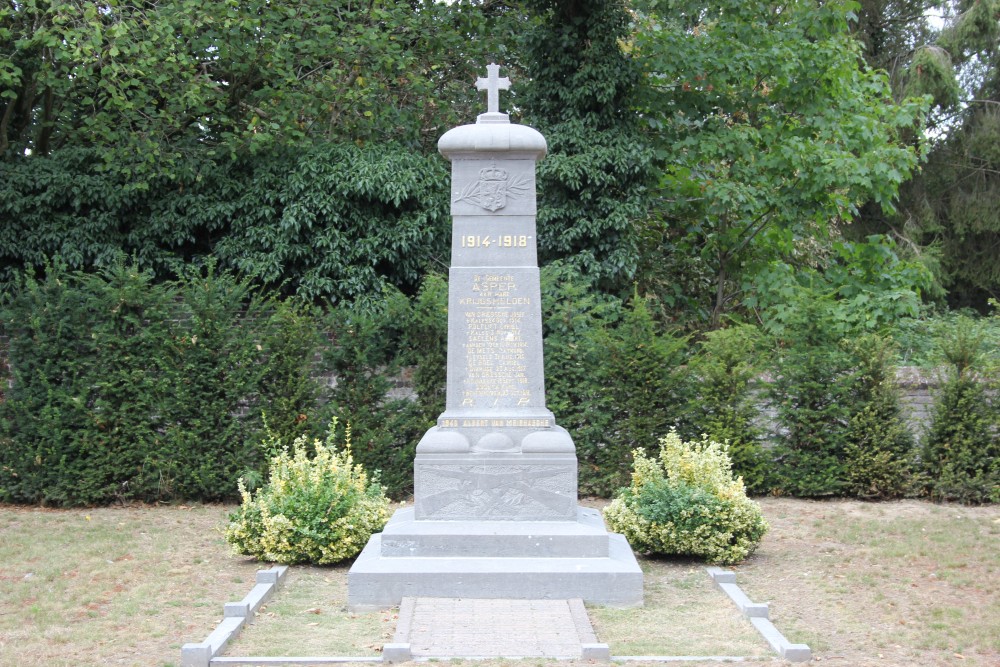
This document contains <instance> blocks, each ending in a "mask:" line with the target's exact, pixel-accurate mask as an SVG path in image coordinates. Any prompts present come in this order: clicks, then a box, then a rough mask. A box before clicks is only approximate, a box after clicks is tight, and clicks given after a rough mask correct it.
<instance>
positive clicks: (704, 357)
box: [686, 325, 770, 493]
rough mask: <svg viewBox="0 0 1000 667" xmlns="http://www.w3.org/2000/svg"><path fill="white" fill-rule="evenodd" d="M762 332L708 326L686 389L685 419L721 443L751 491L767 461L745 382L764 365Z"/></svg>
mask: <svg viewBox="0 0 1000 667" xmlns="http://www.w3.org/2000/svg"><path fill="white" fill-rule="evenodd" d="M763 347H764V345H763V337H762V336H761V333H760V331H759V330H758V329H757V327H754V326H751V325H741V326H736V327H732V328H729V329H719V330H716V331H709V332H708V333H706V334H705V339H704V340H703V341H701V343H700V344H699V348H698V353H697V354H696V355H694V357H692V359H691V361H690V368H691V377H690V380H691V382H692V391H691V392H690V394H691V395H690V398H689V399H688V407H687V410H686V421H687V422H688V424H689V428H690V430H691V431H693V433H692V435H693V434H704V435H705V437H707V438H708V439H709V440H714V441H716V442H722V443H725V444H726V445H727V446H728V453H729V458H730V459H731V460H732V462H733V471H734V472H735V474H737V475H739V476H740V477H742V478H743V483H744V484H746V486H747V490H749V491H750V492H751V493H763V492H766V491H767V490H768V489H769V488H770V486H769V481H768V480H769V476H770V474H769V470H770V461H769V459H768V457H767V455H766V454H765V453H764V452H763V451H762V449H761V442H762V441H763V438H764V433H763V429H762V428H761V427H760V426H759V425H758V408H757V402H756V396H755V394H754V393H753V391H752V390H751V382H753V380H754V379H755V378H756V377H757V376H758V375H759V374H760V371H761V369H762V367H763V365H764V363H763V357H764V351H763Z"/></svg>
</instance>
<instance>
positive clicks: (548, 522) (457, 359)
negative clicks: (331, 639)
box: [348, 65, 642, 610]
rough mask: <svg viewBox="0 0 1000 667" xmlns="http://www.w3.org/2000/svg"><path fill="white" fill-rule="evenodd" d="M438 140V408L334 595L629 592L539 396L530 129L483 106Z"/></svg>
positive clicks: (383, 601) (638, 574) (360, 598)
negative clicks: (401, 485)
mask: <svg viewBox="0 0 1000 667" xmlns="http://www.w3.org/2000/svg"><path fill="white" fill-rule="evenodd" d="M498 70H499V68H498V67H497V66H496V65H490V66H489V67H488V68H487V71H488V76H487V77H486V78H483V79H480V80H479V81H478V82H477V85H478V87H480V88H481V89H485V90H486V91H487V92H488V107H487V112H486V113H484V114H481V115H480V116H479V117H478V120H477V122H476V124H475V125H463V126H461V127H457V128H455V129H453V130H451V131H449V132H448V133H447V134H445V135H444V136H443V137H441V140H440V141H439V142H438V149H439V150H440V151H441V153H442V154H443V155H444V156H445V157H446V158H448V159H449V160H450V161H451V164H452V187H451V212H452V218H453V234H452V245H451V248H452V249H451V267H450V272H449V284H448V368H447V376H448V381H447V397H446V400H445V411H444V413H442V414H441V416H440V417H439V418H438V421H437V425H436V426H434V427H432V428H431V429H430V430H428V431H427V433H426V434H425V435H424V437H423V438H422V439H421V440H420V442H419V443H418V445H417V453H416V457H415V459H414V484H413V486H414V504H413V507H404V508H402V509H400V510H398V511H397V512H396V513H395V514H394V515H393V517H392V519H391V520H390V521H389V523H388V524H387V525H386V526H385V528H384V529H383V531H382V532H381V533H379V534H377V535H373V536H372V538H371V540H370V541H369V542H368V545H367V546H366V547H365V549H364V551H363V552H362V553H361V555H360V556H359V557H358V559H357V560H356V561H355V563H354V565H353V566H352V567H351V571H350V573H349V574H348V598H349V599H348V604H349V606H350V607H351V608H352V609H359V610H360V609H369V608H373V607H384V606H388V605H394V604H399V602H400V600H401V599H402V598H403V597H407V596H424V597H462V598H521V599H526V598H527V599H531V598H539V599H562V598H566V599H568V598H576V597H579V598H582V599H583V600H584V601H586V602H590V603H595V604H606V605H616V606H634V605H641V604H642V570H641V569H640V568H639V565H638V563H637V562H636V560H635V556H634V555H633V554H632V550H631V548H630V547H629V545H628V542H627V541H626V540H625V538H624V537H622V536H621V535H617V534H614V533H608V532H607V529H606V528H605V527H604V522H603V520H602V518H601V515H600V512H598V511H597V510H593V509H589V508H584V507H578V506H577V470H576V468H577V461H576V449H575V447H574V446H573V440H572V438H571V437H570V435H569V434H568V433H567V432H566V430H565V429H563V428H561V427H560V426H558V425H557V424H556V423H555V419H554V417H553V415H552V413H551V412H550V411H549V410H548V408H546V406H545V373H544V364H543V356H542V311H541V294H540V288H539V278H538V260H537V253H536V247H537V245H536V238H535V213H536V206H535V163H536V162H537V161H538V160H539V159H541V158H542V157H543V156H544V155H545V151H546V145H545V139H544V138H543V137H542V135H541V134H539V133H538V132H537V131H536V130H534V129H532V128H530V127H526V126H523V125H515V124H512V123H510V121H509V119H508V118H507V115H506V114H502V113H500V112H499V110H498V98H499V91H500V90H501V89H505V88H506V87H507V86H509V81H508V80H507V79H506V78H501V77H500V76H499V71H498Z"/></svg>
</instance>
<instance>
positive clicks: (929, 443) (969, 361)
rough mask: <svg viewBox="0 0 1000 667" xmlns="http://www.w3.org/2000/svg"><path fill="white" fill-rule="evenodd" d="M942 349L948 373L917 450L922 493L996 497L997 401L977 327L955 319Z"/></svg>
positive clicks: (976, 499)
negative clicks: (924, 490) (987, 375)
mask: <svg viewBox="0 0 1000 667" xmlns="http://www.w3.org/2000/svg"><path fill="white" fill-rule="evenodd" d="M942 352H943V353H944V356H945V359H946V361H947V362H948V366H949V368H948V375H947V376H946V378H945V379H944V382H943V383H942V384H941V386H940V389H939V392H938V395H937V397H936V401H935V405H934V415H933V420H932V422H931V428H930V432H929V433H928V434H927V439H926V441H925V442H924V446H923V453H922V464H923V472H924V474H925V476H926V484H927V491H928V493H929V495H930V497H931V498H932V499H934V500H955V501H959V502H963V503H983V502H989V501H991V500H996V499H997V498H998V497H1000V435H998V433H997V427H998V425H1000V417H998V412H1000V410H998V407H997V405H996V403H997V402H998V400H1000V399H998V398H997V396H996V394H995V392H990V391H989V389H990V384H989V383H988V382H987V381H986V378H984V374H983V371H984V370H985V368H986V365H985V363H984V359H983V334H982V330H981V329H980V328H979V327H978V326H977V325H976V324H975V323H974V322H972V321H971V320H969V319H966V318H961V319H959V320H958V321H957V322H956V324H955V327H954V328H953V329H952V331H951V332H950V335H948V336H947V337H945V339H944V340H943V341H942ZM993 384H994V385H995V384H996V380H995V378H994V382H993ZM993 389H994V390H995V389H996V387H993Z"/></svg>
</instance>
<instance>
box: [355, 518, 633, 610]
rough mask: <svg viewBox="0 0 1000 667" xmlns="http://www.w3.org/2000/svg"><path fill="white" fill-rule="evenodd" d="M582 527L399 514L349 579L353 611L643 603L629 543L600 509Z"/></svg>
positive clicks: (565, 523)
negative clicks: (429, 603)
mask: <svg viewBox="0 0 1000 667" xmlns="http://www.w3.org/2000/svg"><path fill="white" fill-rule="evenodd" d="M577 517H578V518H577V520H576V521H482V520H479V521H426V520H416V519H414V514H413V510H412V509H411V508H406V509H403V510H399V511H398V512H396V514H395V515H394V516H393V518H392V519H391V520H390V521H389V524H388V525H387V526H386V528H385V531H384V532H382V533H380V534H378V535H374V536H372V538H371V540H370V541H369V542H368V545H367V546H366V547H365V549H364V551H363V552H362V553H361V555H360V556H358V559H357V560H356V561H355V563H354V566H353V567H352V568H351V570H350V573H349V574H348V606H349V607H350V608H351V609H352V610H358V611H363V610H371V609H378V608H384V607H390V606H393V605H398V604H400V602H401V601H402V599H403V598H404V597H450V598H477V599H525V600H531V599H534V600H538V599H569V598H582V599H583V600H584V602H589V603H592V604H600V605H607V606H614V607H635V606H641V605H642V570H641V569H640V568H639V564H638V563H637V562H636V560H635V556H634V555H633V554H632V549H631V548H630V547H629V545H628V542H627V541H626V540H625V538H624V537H622V536H621V535H617V534H615V533H608V532H607V531H606V530H605V529H604V526H603V522H602V520H601V516H600V514H599V513H598V512H597V511H596V510H592V509H588V508H577Z"/></svg>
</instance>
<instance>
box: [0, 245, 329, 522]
mask: <svg viewBox="0 0 1000 667" xmlns="http://www.w3.org/2000/svg"><path fill="white" fill-rule="evenodd" d="M290 308H292V306H290V305H289V306H283V305H280V304H275V303H274V302H271V301H269V300H267V299H264V298H261V297H258V296H255V295H254V294H253V293H252V292H251V290H250V288H249V286H248V284H247V283H246V282H245V281H240V280H237V279H236V278H234V277H233V276H231V275H229V274H225V273H216V272H215V271H214V269H212V268H211V267H207V268H202V269H189V270H185V271H184V272H183V274H182V278H181V280H180V281H178V282H177V283H159V284H158V283H155V282H153V276H152V273H151V272H149V271H142V270H139V269H137V268H136V266H135V265H134V264H133V263H129V262H126V261H125V260H124V259H122V258H119V259H117V260H116V261H115V262H113V263H112V264H111V265H110V266H108V267H107V268H106V269H105V270H103V271H102V272H101V273H99V274H83V273H78V272H69V271H66V270H65V269H61V268H58V267H50V268H49V270H48V271H47V272H46V275H45V276H44V278H40V279H36V278H26V279H25V280H24V281H23V283H22V284H21V286H20V288H19V289H18V290H17V292H16V293H14V294H13V295H11V296H10V297H9V299H8V300H7V303H6V304H5V309H4V315H3V323H2V325H3V326H2V329H3V333H4V334H5V335H8V336H10V341H11V342H10V360H11V373H12V376H13V386H12V387H11V389H10V391H9V392H8V393H7V396H6V400H5V401H4V402H3V403H2V404H0V499H3V500H5V501H12V502H28V503H43V504H55V505H90V504H101V503H109V502H113V501H128V500H141V501H147V502H154V501H159V500H171V499H181V498H184V499H201V500H218V499H223V498H228V497H231V496H232V495H233V490H232V480H233V479H235V478H236V477H237V476H238V475H239V474H241V473H249V472H252V471H254V470H255V469H256V468H257V466H259V465H261V464H263V463H264V460H263V457H262V456H261V454H260V449H259V447H257V443H256V440H257V433H258V431H259V428H260V419H261V413H262V411H263V412H272V411H273V413H274V414H275V419H276V422H277V423H279V424H280V425H281V426H282V429H283V430H284V431H288V430H289V428H290V427H288V426H287V424H286V422H288V421H289V420H288V419H286V416H287V415H288V414H295V415H299V414H306V413H309V412H310V411H311V410H312V407H313V404H312V401H313V397H314V396H315V394H316V391H317V389H316V387H315V381H314V380H313V379H312V378H311V377H310V376H309V374H308V373H307V372H306V371H304V370H303V369H304V368H307V367H308V366H309V365H310V364H311V363H312V358H313V355H314V349H315V348H314V345H313V343H312V342H311V341H310V336H309V335H306V334H303V330H307V329H308V328H309V327H307V326H306V325H305V324H304V323H303V322H301V321H300V322H298V323H297V324H296V325H295V326H294V327H292V326H291V324H290V323H289V321H288V317H290V315H289V314H288V313H289V312H290V311H289V310H288V309H290ZM296 317H306V316H305V315H299V316H296ZM311 328H312V329H313V330H315V325H312V326H311ZM293 329H294V330H295V331H297V332H298V333H296V332H295V331H293ZM278 375H282V376H283V378H282V380H281V381H280V382H277V381H276V380H275V378H276V376H278ZM290 421H291V422H294V419H293V420H290Z"/></svg>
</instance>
